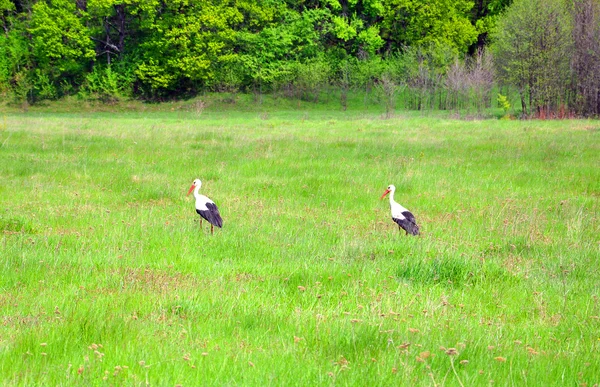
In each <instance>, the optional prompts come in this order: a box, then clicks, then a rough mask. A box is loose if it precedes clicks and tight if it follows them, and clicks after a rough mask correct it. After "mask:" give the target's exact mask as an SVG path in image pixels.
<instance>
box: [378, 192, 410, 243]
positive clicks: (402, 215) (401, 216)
mask: <svg viewBox="0 0 600 387" xmlns="http://www.w3.org/2000/svg"><path fill="white" fill-rule="evenodd" d="M394 192H396V187H394V186H393V185H390V186H388V187H387V189H386V190H385V192H384V193H383V195H381V199H383V198H384V197H385V195H387V194H390V210H391V211H392V220H393V221H394V222H396V224H398V230H400V229H403V230H404V231H406V235H408V234H411V235H419V226H417V220H416V219H415V216H414V215H413V214H412V212H410V211H409V210H407V209H406V208H404V207H402V206H401V205H400V204H398V203H396V201H395V200H394Z"/></svg>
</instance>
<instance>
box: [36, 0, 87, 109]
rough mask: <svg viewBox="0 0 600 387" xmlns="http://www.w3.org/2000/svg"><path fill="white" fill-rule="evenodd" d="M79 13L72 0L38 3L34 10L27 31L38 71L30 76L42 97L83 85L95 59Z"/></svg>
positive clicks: (52, 0) (52, 96) (53, 0)
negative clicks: (86, 73)
mask: <svg viewBox="0 0 600 387" xmlns="http://www.w3.org/2000/svg"><path fill="white" fill-rule="evenodd" d="M79 12H81V11H80V10H78V9H77V8H76V6H75V3H73V2H71V1H69V0H51V1H39V2H38V3H36V4H35V5H34V6H33V8H32V14H31V21H30V27H29V29H28V32H29V34H30V35H31V43H30V44H31V51H32V55H33V60H34V64H35V71H34V72H33V73H32V74H31V76H32V79H33V82H34V85H35V87H36V89H37V91H38V93H40V96H41V97H43V98H54V97H56V96H58V95H59V94H61V93H62V92H65V91H66V90H67V89H69V88H71V87H76V86H77V85H79V84H81V82H82V81H83V78H84V75H85V72H86V71H87V69H89V68H90V65H91V63H92V62H93V60H94V58H95V56H96V55H95V53H94V50H93V43H92V41H91V39H90V34H89V30H88V29H87V27H85V26H84V25H83V23H82V21H81V18H80V17H79V16H78V13H79ZM55 93H57V94H56V95H54V94H55Z"/></svg>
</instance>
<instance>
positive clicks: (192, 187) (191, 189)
mask: <svg viewBox="0 0 600 387" xmlns="http://www.w3.org/2000/svg"><path fill="white" fill-rule="evenodd" d="M194 188H196V186H195V185H194V184H192V186H191V187H190V190H189V191H188V193H187V194H188V195H189V194H191V193H192V191H193V190H194ZM186 196H187V195H186Z"/></svg>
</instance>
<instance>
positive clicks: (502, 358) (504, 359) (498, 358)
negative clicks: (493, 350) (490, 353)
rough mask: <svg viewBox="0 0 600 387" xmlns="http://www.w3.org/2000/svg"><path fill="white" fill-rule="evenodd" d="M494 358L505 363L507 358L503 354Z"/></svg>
mask: <svg viewBox="0 0 600 387" xmlns="http://www.w3.org/2000/svg"><path fill="white" fill-rule="evenodd" d="M494 360H496V361H498V362H500V363H504V362H505V361H506V358H505V357H502V356H496V357H495V358H494Z"/></svg>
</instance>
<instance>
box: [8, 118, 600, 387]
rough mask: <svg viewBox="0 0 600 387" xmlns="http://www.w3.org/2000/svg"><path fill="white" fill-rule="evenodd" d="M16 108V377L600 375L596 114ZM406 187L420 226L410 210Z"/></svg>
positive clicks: (12, 350)
mask: <svg viewBox="0 0 600 387" xmlns="http://www.w3.org/2000/svg"><path fill="white" fill-rule="evenodd" d="M0 125H1V127H0V240H1V241H0V268H1V276H0V289H1V292H0V310H1V313H0V316H1V324H0V382H1V384H2V385H4V386H11V385H26V386H36V385H39V386H57V385H80V386H91V385H101V386H103V385H136V386H137V385H140V386H142V385H153V386H175V385H182V386H200V385H215V386H222V385H265V386H266V385H274V386H314V385H353V386H393V385H406V386H415V385H423V386H481V385H492V384H493V385H500V386H504V385H519V386H520V385H530V386H534V385H535V386H548V385H567V386H589V387H591V386H594V385H598V383H600V299H599V298H600V272H599V264H600V122H599V121H592V120H560V121H558V120H557V121H535V120H533V121H516V120H512V121H511V120H498V119H488V120H472V121H464V120H453V119H449V118H443V117H436V116H429V117H427V116H421V115H416V114H409V113H405V114H398V115H396V116H395V117H393V118H391V119H382V117H381V115H380V114H376V113H365V112H346V113H343V112H332V111H326V110H322V111H319V110H307V111H303V110H301V109H300V110H286V111H277V110H272V111H269V112H262V113H261V112H257V111H245V112H242V111H237V112H236V111H234V110H223V111H220V112H219V111H216V110H211V111H203V112H201V113H200V112H191V111H172V112H171V111H166V112H160V111H155V112H119V113H111V112H96V113H91V112H90V113H76V112H71V113H51V112H47V111H37V112H36V111H29V112H27V113H17V112H8V113H6V114H4V115H3V116H2V117H0ZM195 178H200V179H201V180H202V182H203V185H202V190H201V193H203V194H205V195H207V196H209V197H210V198H212V199H213V200H214V201H215V202H216V204H217V205H218V206H219V209H220V211H221V214H222V216H223V219H224V226H223V229H216V230H215V233H214V235H212V236H211V235H210V231H209V228H208V227H207V224H206V222H204V228H203V229H201V228H200V224H199V217H198V215H197V214H196V213H195V210H194V200H193V197H192V196H191V195H190V196H186V193H187V190H188V189H189V187H190V185H191V182H192V180H193V179H195ZM389 184H395V185H396V187H397V191H396V201H398V202H399V203H401V204H403V205H404V206H405V207H407V208H409V209H410V210H411V211H412V212H413V213H414V214H415V216H416V218H417V221H418V222H419V224H420V227H421V231H422V235H420V236H418V237H410V236H405V235H404V233H400V232H399V230H398V228H397V227H396V225H395V224H394V223H393V222H392V221H391V218H390V214H389V203H388V201H387V199H386V200H380V199H379V198H380V196H381V194H382V193H383V191H384V190H385V188H386V187H387V186H388V185H389Z"/></svg>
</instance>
